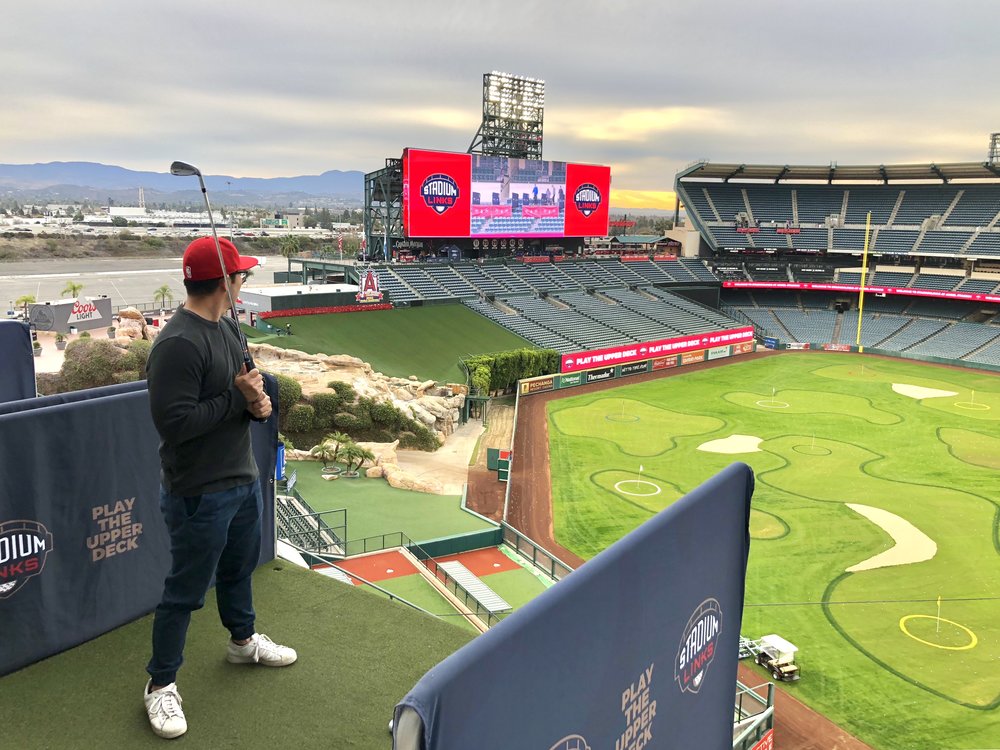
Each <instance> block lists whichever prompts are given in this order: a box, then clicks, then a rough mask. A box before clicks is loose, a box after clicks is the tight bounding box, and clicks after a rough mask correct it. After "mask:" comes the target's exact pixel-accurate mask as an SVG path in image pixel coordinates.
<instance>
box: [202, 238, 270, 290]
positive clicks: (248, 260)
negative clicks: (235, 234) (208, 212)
mask: <svg viewBox="0 0 1000 750" xmlns="http://www.w3.org/2000/svg"><path fill="white" fill-rule="evenodd" d="M219 247H220V248H221V249H222V257H223V259H224V260H225V261H226V275H227V276H228V275H230V274H234V273H239V272H240V271H249V270H250V269H251V268H253V267H254V266H258V265H260V261H258V260H257V259H256V258H254V257H253V256H252V255H240V251H239V250H237V249H236V245H234V244H233V243H232V242H230V241H229V240H227V239H225V238H224V237H220V238H219ZM184 278H185V279H188V280H189V281H207V280H208V279H221V278H222V267H221V266H220V265H219V253H218V251H217V250H216V249H215V239H213V238H212V237H199V238H198V239H196V240H195V241H194V242H192V243H191V244H190V245H188V246H187V249H186V250H185V251H184Z"/></svg>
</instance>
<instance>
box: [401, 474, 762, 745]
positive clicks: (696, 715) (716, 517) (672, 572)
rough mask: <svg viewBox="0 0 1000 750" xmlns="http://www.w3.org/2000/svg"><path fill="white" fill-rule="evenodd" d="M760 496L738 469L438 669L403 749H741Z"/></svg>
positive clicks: (404, 714)
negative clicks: (738, 709) (741, 693)
mask: <svg viewBox="0 0 1000 750" xmlns="http://www.w3.org/2000/svg"><path fill="white" fill-rule="evenodd" d="M752 494H753V474H752V472H751V471H750V468H749V467H748V466H747V465H746V464H741V463H738V464H733V465H731V466H730V467H729V468H727V469H725V470H724V471H722V472H721V473H719V474H718V475H716V476H715V477H713V478H711V479H710V480H708V481H707V482H706V483H704V484H703V485H701V486H700V487H698V488H697V489H695V490H693V491H692V492H690V493H688V494H687V495H685V496H684V497H683V498H682V499H680V500H678V501H677V502H676V503H674V504H673V505H671V506H670V507H668V508H667V509H666V510H664V511H662V512H661V513H659V514H658V515H657V516H655V517H654V518H652V519H650V520H649V521H647V522H646V523H644V524H643V525H642V526H640V527H639V528H638V529H636V530H635V531H633V532H631V533H630V534H629V535H628V536H626V537H625V538H623V539H621V540H620V541H618V542H617V543H615V544H614V545H612V546H611V547H609V548H608V549H607V550H605V551H604V552H602V553H601V554H600V555H598V556H597V557H595V558H594V559H593V560H591V561H589V562H588V563H586V564H585V565H583V566H582V567H581V568H579V569H578V570H576V571H575V572H574V573H572V574H571V575H570V576H568V577H567V578H565V579H564V580H562V581H560V582H559V583H558V584H557V585H556V586H554V587H553V588H551V589H549V590H548V591H547V592H545V593H544V594H542V595H541V596H539V597H538V598H537V599H535V600H534V601H532V602H530V603H529V604H528V605H527V606H525V607H524V608H522V609H520V610H518V611H517V612H515V613H514V614H513V615H511V616H510V617H508V618H507V619H505V620H504V621H502V622H501V623H499V624H498V625H496V626H495V627H493V628H492V629H491V630H489V631H488V632H486V633H485V634H483V635H482V636H480V637H479V638H477V639H476V640H474V641H472V642H471V643H469V644H468V645H467V646H465V647H464V648H462V649H461V650H459V651H458V652H456V653H454V654H452V655H451V656H450V657H448V658H447V659H445V660H444V661H443V662H441V664H439V665H437V666H436V667H434V668H433V669H431V670H430V671H429V672H428V673H427V674H426V675H425V676H424V677H423V678H422V679H421V680H420V681H419V682H418V683H417V685H416V686H415V687H414V688H413V690H411V691H410V693H409V694H408V695H407V696H406V697H405V698H404V699H403V700H402V701H401V702H400V704H399V705H398V706H397V707H396V713H395V726H396V729H395V736H394V745H393V746H394V748H395V750H415V749H416V748H425V749H426V750H448V749H450V748H467V747H475V748H480V749H482V750H487V749H488V748H498V749H499V748H504V749H506V748H518V749H519V750H599V749H600V750H611V748H614V750H640V749H641V748H654V747H682V748H699V749H700V750H722V749H723V748H730V747H732V739H733V734H732V732H733V706H734V702H733V701H734V697H733V696H734V690H735V686H736V664H737V654H738V651H739V633H740V623H741V619H742V611H743V593H744V581H745V575H746V564H747V556H748V554H749V551H750V535H749V519H750V498H751V495H752Z"/></svg>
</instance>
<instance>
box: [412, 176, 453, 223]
mask: <svg viewBox="0 0 1000 750" xmlns="http://www.w3.org/2000/svg"><path fill="white" fill-rule="evenodd" d="M420 195H421V196H422V197H423V199H424V203H425V204H426V205H427V207H428V208H433V209H434V210H435V211H437V212H438V215H439V216H440V215H441V214H443V213H444V212H445V211H447V210H448V209H449V208H451V207H452V206H454V205H455V204H456V203H458V195H459V191H458V183H457V182H455V180H453V179H452V178H451V177H449V176H448V175H446V174H440V173H439V174H432V175H431V176H430V177H428V178H427V179H426V180H424V182H423V184H422V185H421V186H420Z"/></svg>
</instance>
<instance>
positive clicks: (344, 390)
mask: <svg viewBox="0 0 1000 750" xmlns="http://www.w3.org/2000/svg"><path fill="white" fill-rule="evenodd" d="M327 387H329V388H332V389H333V390H334V391H335V392H336V394H337V395H338V396H340V398H341V399H342V400H343V401H344V403H345V404H353V403H354V401H355V400H356V399H357V397H358V393H357V391H355V390H354V386H352V385H351V384H350V383H344V382H343V381H340V380H331V381H330V382H329V383H327Z"/></svg>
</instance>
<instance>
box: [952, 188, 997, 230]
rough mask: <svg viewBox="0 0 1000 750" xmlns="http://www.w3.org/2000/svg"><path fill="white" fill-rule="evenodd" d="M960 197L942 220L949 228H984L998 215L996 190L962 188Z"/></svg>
mask: <svg viewBox="0 0 1000 750" xmlns="http://www.w3.org/2000/svg"><path fill="white" fill-rule="evenodd" d="M961 193H962V197H961V198H959V200H958V203H957V204H956V205H955V207H954V208H953V209H952V211H951V213H950V214H949V215H948V216H947V218H946V219H945V220H944V222H943V224H944V225H945V226H949V227H984V226H987V225H988V224H989V223H990V222H991V221H993V219H995V218H996V216H997V214H998V213H1000V191H998V190H997V189H996V188H982V187H964V189H963V190H962V191H961Z"/></svg>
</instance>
